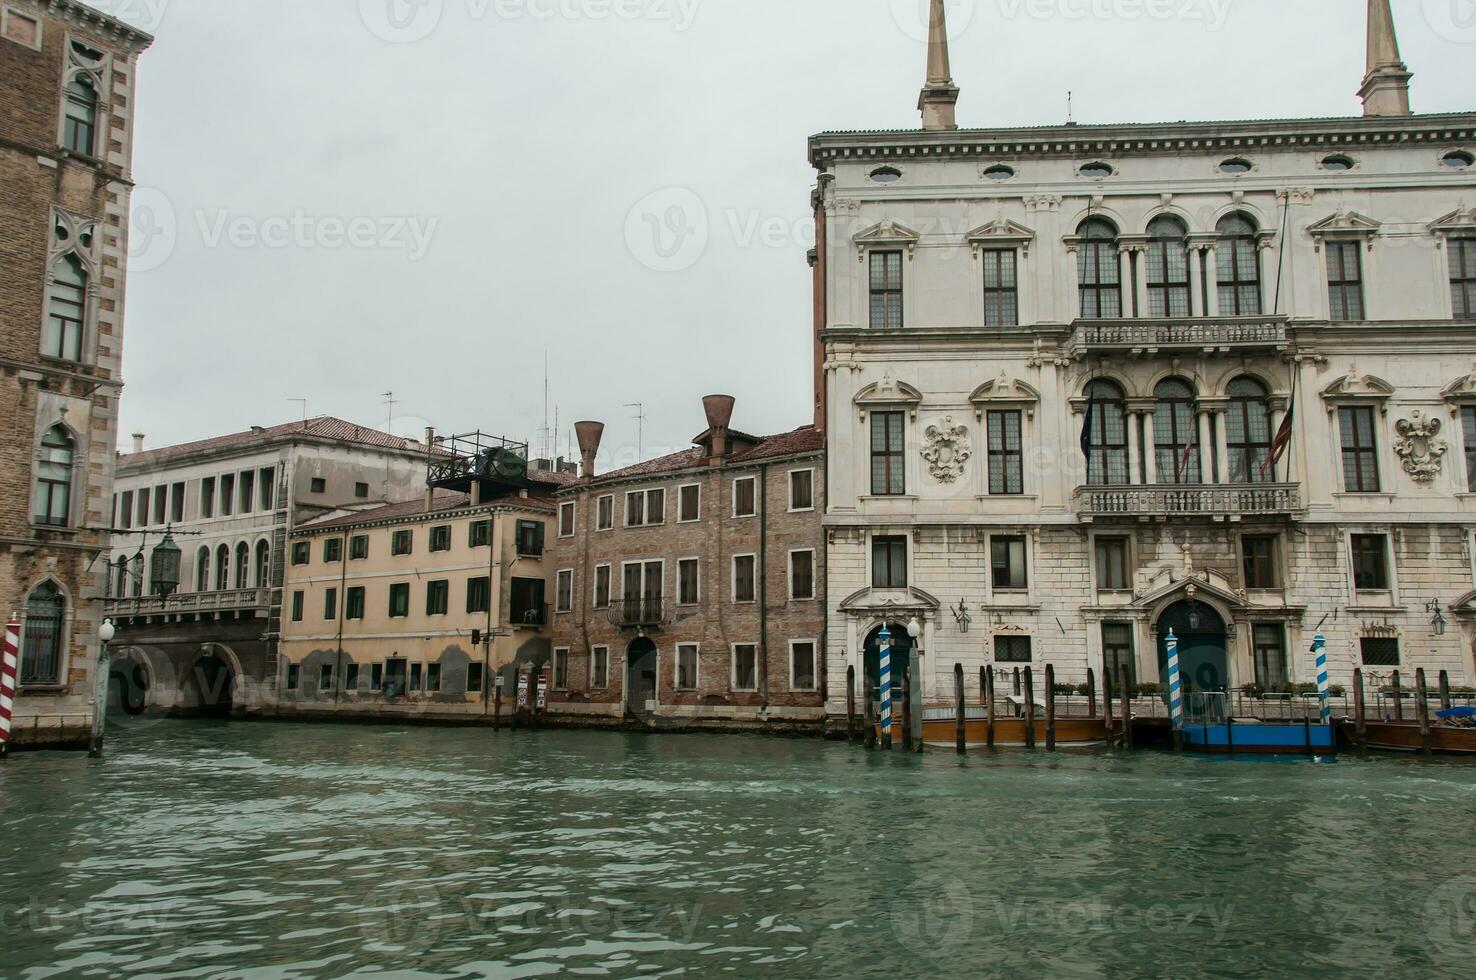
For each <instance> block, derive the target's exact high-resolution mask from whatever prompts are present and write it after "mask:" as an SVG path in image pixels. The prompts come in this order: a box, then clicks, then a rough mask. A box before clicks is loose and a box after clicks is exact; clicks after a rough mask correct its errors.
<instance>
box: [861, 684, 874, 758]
mask: <svg viewBox="0 0 1476 980" xmlns="http://www.w3.org/2000/svg"><path fill="white" fill-rule="evenodd" d="M873 710H874V709H873V708H872V706H871V675H869V674H868V675H867V677H866V696H865V698H864V699H863V700H862V702H861V719H862V722H863V724H865V725H866V732H865V734H864V735H863V737H862V739H861V742H862V744H863V745H865V746H866V749H867V751H870V750H872V749H874V748H876V716H875V715H874V714H872V711H873Z"/></svg>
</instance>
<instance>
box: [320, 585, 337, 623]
mask: <svg viewBox="0 0 1476 980" xmlns="http://www.w3.org/2000/svg"><path fill="white" fill-rule="evenodd" d="M323 618H324V619H337V618H338V590H337V589H326V590H324V592H323Z"/></svg>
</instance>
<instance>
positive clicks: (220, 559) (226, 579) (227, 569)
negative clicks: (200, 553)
mask: <svg viewBox="0 0 1476 980" xmlns="http://www.w3.org/2000/svg"><path fill="white" fill-rule="evenodd" d="M230 587H231V546H230V545H227V544H223V545H221V546H220V547H219V548H216V549H215V591H217V592H224V591H226V590H227V589H229V588H230Z"/></svg>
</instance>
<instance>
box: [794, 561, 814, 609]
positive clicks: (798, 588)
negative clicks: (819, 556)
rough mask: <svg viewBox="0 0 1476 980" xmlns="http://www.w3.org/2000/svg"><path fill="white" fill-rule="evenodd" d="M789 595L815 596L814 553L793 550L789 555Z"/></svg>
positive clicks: (795, 597)
mask: <svg viewBox="0 0 1476 980" xmlns="http://www.w3.org/2000/svg"><path fill="white" fill-rule="evenodd" d="M789 597H790V598H791V599H813V598H815V553H814V552H813V551H793V552H790V555H789Z"/></svg>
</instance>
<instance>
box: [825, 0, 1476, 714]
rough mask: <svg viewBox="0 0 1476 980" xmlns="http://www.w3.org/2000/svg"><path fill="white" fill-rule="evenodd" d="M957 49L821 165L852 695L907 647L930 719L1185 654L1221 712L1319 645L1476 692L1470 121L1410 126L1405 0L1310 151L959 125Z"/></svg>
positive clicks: (1239, 124) (1372, 22) (831, 492)
mask: <svg viewBox="0 0 1476 980" xmlns="http://www.w3.org/2000/svg"><path fill="white" fill-rule="evenodd" d="M943 17H944V14H943V4H942V3H941V2H935V3H934V4H933V6H932V18H933V23H932V40H931V43H930V45H929V56H928V72H927V81H926V85H925V87H924V89H923V92H922V97H921V100H920V108H921V110H922V113H923V122H924V128H923V129H921V130H908V131H896V132H885V131H881V132H876V131H873V132H827V133H821V134H819V135H817V136H814V137H813V138H812V139H811V140H810V145H809V150H810V159H811V161H812V163H813V165H814V167H815V169H816V170H817V171H818V174H819V178H818V184H817V187H816V189H815V191H814V196H813V203H814V207H815V217H816V226H817V247H816V250H815V253H814V256H813V264H814V271H815V283H816V297H815V324H814V344H815V359H816V380H817V390H818V398H817V405H818V412H819V415H818V417H817V423H818V424H820V425H822V426H823V427H824V429H825V432H826V437H827V444H828V449H829V454H828V467H827V481H826V482H827V488H828V495H827V496H828V502H827V506H826V509H825V518H824V524H825V530H826V535H827V541H828V577H829V589H828V593H829V600H828V603H827V623H826V637H827V640H826V658H827V661H828V668H827V671H828V674H829V676H830V677H831V678H843V677H845V676H846V673H847V670H848V668H849V669H852V670H854V671H855V673H856V675H857V676H858V677H866V676H872V677H873V678H874V676H875V672H876V663H875V661H876V635H877V632H878V630H879V629H880V627H881V626H882V625H883V624H887V623H890V624H893V632H894V633H895V634H897V636H898V637H899V642H905V641H906V636H907V634H906V631H905V629H904V628H903V627H905V625H906V624H908V623H909V622H910V621H911V620H912V619H913V618H914V617H915V618H916V619H917V620H918V623H919V624H920V625H921V627H922V630H921V636H920V637H919V639H918V644H919V646H920V648H921V652H922V654H923V657H922V664H923V667H922V677H921V680H922V685H923V689H924V695H925V698H926V699H928V700H930V701H934V702H935V703H936V702H939V701H945V700H947V699H950V698H951V697H952V695H953V684H954V682H953V675H954V666H955V664H962V665H963V667H964V668H965V670H964V676H965V677H966V678H967V679H968V684H969V689H968V692H967V693H968V696H969V697H970V698H975V697H977V696H978V692H977V685H978V681H977V678H978V676H979V669H980V668H981V667H988V668H991V669H993V670H995V671H997V672H1000V673H1001V674H1002V673H1005V672H1010V671H1013V669H1014V668H1015V667H1016V666H1019V665H1022V664H1034V665H1036V667H1037V671H1038V670H1039V667H1040V666H1041V665H1043V664H1046V663H1050V664H1053V665H1054V666H1055V668H1056V671H1057V675H1058V677H1060V678H1061V679H1062V680H1063V681H1067V682H1071V683H1082V682H1084V681H1085V680H1086V676H1085V675H1086V672H1087V670H1088V668H1094V669H1097V670H1098V672H1099V676H1100V669H1101V668H1102V667H1103V666H1104V665H1106V666H1115V667H1122V668H1125V669H1127V670H1128V671H1130V672H1131V674H1132V676H1133V678H1134V680H1135V681H1137V682H1140V683H1156V682H1158V681H1159V680H1160V665H1161V663H1162V661H1163V653H1162V647H1163V641H1164V638H1165V636H1166V635H1167V634H1168V631H1169V629H1171V628H1172V629H1173V630H1175V631H1176V633H1177V634H1178V635H1179V636H1180V637H1181V638H1182V640H1183V654H1184V659H1185V662H1186V666H1187V668H1188V677H1189V680H1190V683H1191V684H1192V685H1194V686H1195V687H1197V688H1198V689H1222V690H1226V689H1228V690H1242V689H1264V690H1285V689H1286V688H1288V687H1289V686H1290V685H1293V684H1297V683H1305V682H1310V681H1312V680H1313V674H1312V662H1311V658H1310V656H1309V655H1308V654H1307V652H1306V651H1307V650H1308V648H1309V646H1310V643H1311V638H1312V635H1313V633H1314V632H1315V631H1316V630H1317V629H1318V628H1319V627H1320V628H1321V629H1322V630H1323V631H1324V632H1325V633H1326V634H1327V637H1328V650H1329V654H1330V659H1331V669H1332V675H1333V681H1334V683H1347V682H1348V681H1349V679H1350V676H1351V673H1352V671H1353V669H1354V668H1355V667H1361V668H1363V669H1364V670H1365V671H1366V672H1370V673H1371V674H1372V675H1373V679H1374V681H1376V682H1377V681H1378V680H1379V679H1380V678H1384V677H1387V675H1388V674H1389V673H1390V672H1392V671H1394V670H1396V669H1403V670H1404V671H1405V674H1406V676H1408V674H1409V673H1411V672H1412V670H1413V668H1415V667H1425V668H1427V669H1429V670H1431V671H1434V670H1447V671H1449V672H1450V675H1451V679H1452V681H1453V683H1455V684H1473V683H1476V662H1473V638H1476V592H1473V588H1476V565H1473V532H1476V211H1473V210H1472V202H1473V201H1476V193H1473V191H1476V166H1473V164H1476V114H1473V113H1455V114H1445V115H1416V114H1412V113H1411V111H1410V107H1409V90H1408V83H1409V79H1410V72H1409V70H1408V69H1407V68H1406V66H1405V65H1404V64H1403V62H1402V61H1401V59H1400V55H1399V51H1398V45H1397V42H1396V39H1395V33H1394V24H1393V20H1392V17H1391V14H1390V9H1389V5H1388V3H1387V0H1371V2H1370V3H1369V5H1368V18H1369V20H1368V33H1369V38H1368V40H1369V44H1368V73H1367V76H1366V78H1365V80H1364V83H1363V87H1362V89H1361V93H1360V94H1361V97H1362V101H1363V113H1362V114H1361V115H1357V116H1349V117H1345V118H1320V119H1284V120H1255V121H1228V122H1203V123H1195V122H1176V123H1166V124H1127V125H1069V126H1039V127H1028V128H1019V129H961V128H958V127H957V125H956V122H955V109H956V103H957V100H958V98H959V90H958V88H957V87H956V86H955V85H954V84H953V81H952V78H951V71H950V67H949V50H948V41H947V30H946V25H945V24H944V22H943ZM1353 81H1355V80H1352V79H1350V89H1351V88H1352V87H1353V85H1352V82H1353ZM1283 430H1284V431H1285V432H1286V433H1289V435H1290V441H1289V443H1287V444H1286V448H1285V451H1284V452H1281V451H1279V443H1278V439H1277V437H1278V435H1279V434H1281V433H1282V432H1283ZM1084 433H1085V436H1084ZM1037 676H1038V674H1037ZM827 707H828V712H829V714H830V715H831V716H833V717H834V716H837V715H840V714H843V713H844V711H845V691H844V685H843V684H842V683H840V682H839V681H834V682H832V684H831V685H830V687H829V692H828V699H827Z"/></svg>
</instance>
